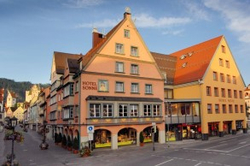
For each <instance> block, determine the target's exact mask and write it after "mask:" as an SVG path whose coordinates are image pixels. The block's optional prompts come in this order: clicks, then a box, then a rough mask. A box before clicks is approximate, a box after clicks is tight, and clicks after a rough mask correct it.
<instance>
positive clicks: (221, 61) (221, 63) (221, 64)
mask: <svg viewBox="0 0 250 166" xmlns="http://www.w3.org/2000/svg"><path fill="white" fill-rule="evenodd" d="M219 65H220V66H222V67H223V66H224V65H223V59H221V58H219Z"/></svg>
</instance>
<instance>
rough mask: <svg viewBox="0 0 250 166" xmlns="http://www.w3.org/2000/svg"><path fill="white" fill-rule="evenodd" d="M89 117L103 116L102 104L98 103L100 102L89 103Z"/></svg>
mask: <svg viewBox="0 0 250 166" xmlns="http://www.w3.org/2000/svg"><path fill="white" fill-rule="evenodd" d="M92 106H93V107H92ZM92 109H93V110H92ZM89 117H90V118H99V117H101V104H98V103H90V104H89Z"/></svg>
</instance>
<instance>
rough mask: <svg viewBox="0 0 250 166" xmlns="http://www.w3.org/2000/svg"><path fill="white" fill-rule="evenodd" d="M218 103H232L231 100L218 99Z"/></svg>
mask: <svg viewBox="0 0 250 166" xmlns="http://www.w3.org/2000/svg"><path fill="white" fill-rule="evenodd" d="M219 102H229V103H234V100H233V99H219Z"/></svg>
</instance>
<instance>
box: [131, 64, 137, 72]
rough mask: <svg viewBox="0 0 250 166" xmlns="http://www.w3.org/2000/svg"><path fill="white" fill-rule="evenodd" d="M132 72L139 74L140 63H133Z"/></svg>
mask: <svg viewBox="0 0 250 166" xmlns="http://www.w3.org/2000/svg"><path fill="white" fill-rule="evenodd" d="M130 72H131V74H139V65H137V64H131V66H130Z"/></svg>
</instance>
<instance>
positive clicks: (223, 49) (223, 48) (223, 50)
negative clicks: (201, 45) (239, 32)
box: [221, 45, 226, 53]
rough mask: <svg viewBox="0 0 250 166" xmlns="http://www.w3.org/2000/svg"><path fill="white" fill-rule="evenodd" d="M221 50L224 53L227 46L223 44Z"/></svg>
mask: <svg viewBox="0 0 250 166" xmlns="http://www.w3.org/2000/svg"><path fill="white" fill-rule="evenodd" d="M221 51H222V53H226V47H225V46H223V45H221Z"/></svg>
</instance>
